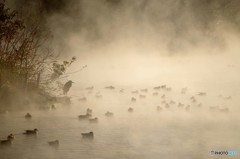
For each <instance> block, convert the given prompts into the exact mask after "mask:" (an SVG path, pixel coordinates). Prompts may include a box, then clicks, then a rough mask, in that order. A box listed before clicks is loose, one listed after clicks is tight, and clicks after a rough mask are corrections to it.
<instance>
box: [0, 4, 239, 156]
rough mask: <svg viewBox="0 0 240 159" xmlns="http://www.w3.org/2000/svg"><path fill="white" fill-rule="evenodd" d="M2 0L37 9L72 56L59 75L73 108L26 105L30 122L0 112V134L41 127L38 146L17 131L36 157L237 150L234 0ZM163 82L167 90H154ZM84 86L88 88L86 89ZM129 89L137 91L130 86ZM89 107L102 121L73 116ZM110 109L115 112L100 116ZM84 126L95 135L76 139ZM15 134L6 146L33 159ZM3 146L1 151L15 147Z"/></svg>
mask: <svg viewBox="0 0 240 159" xmlns="http://www.w3.org/2000/svg"><path fill="white" fill-rule="evenodd" d="M8 4H9V5H10V6H12V7H14V8H16V9H19V10H21V9H22V10H23V11H25V12H23V14H29V13H28V12H34V13H35V11H36V10H37V9H39V8H40V10H41V14H39V18H41V19H42V21H43V24H42V27H44V28H47V29H49V30H50V31H51V33H52V36H53V40H52V46H53V48H54V53H55V54H59V57H60V59H62V60H64V59H70V58H71V57H72V56H75V57H77V61H76V62H74V63H73V64H72V65H71V67H70V68H69V69H68V70H67V72H66V75H67V76H66V77H65V78H62V79H61V81H62V82H64V83H65V82H67V81H68V80H72V81H73V82H74V83H73V85H72V87H71V89H70V91H69V92H68V94H67V96H69V97H71V102H72V104H71V106H69V107H66V106H64V105H61V104H57V105H56V106H57V110H55V111H54V110H47V111H37V110H31V114H33V115H35V116H36V118H35V117H34V118H33V119H32V120H31V121H29V122H27V123H26V121H25V120H24V119H21V117H20V116H21V115H22V114H24V113H25V111H22V112H15V113H12V114H11V113H9V114H7V115H5V116H0V119H1V120H2V121H3V124H4V126H6V128H4V129H0V130H1V131H0V134H4V135H5V134H6V135H7V134H8V132H11V131H15V132H21V131H22V130H24V129H28V128H29V127H30V128H31V127H32V128H34V127H38V128H39V130H40V133H39V135H38V143H36V142H35V141H34V139H31V141H27V140H26V138H24V137H22V136H21V137H20V136H17V138H20V139H19V140H20V141H22V142H23V144H24V145H27V147H28V148H29V145H32V146H33V148H32V150H33V151H34V152H36V154H38V155H39V156H37V157H36V158H41V157H42V158H46V157H47V158H76V157H86V158H154V159H155V158H199V159H200V158H207V157H209V156H210V157H212V156H211V155H209V152H210V151H211V150H216V151H226V150H229V151H230V150H234V151H235V150H236V151H238V150H239V148H240V145H239V143H238V139H239V137H238V134H239V130H240V128H239V125H238V124H237V123H238V122H239V115H238V112H239V111H240V108H239V106H238V105H239V100H240V95H239V94H240V74H239V72H240V65H239V64H240V54H239V50H240V46H239V42H240V41H239V40H240V39H239V35H238V34H239V31H240V30H239V19H240V17H239V15H240V12H239V5H240V2H239V1H237V0H236V1H234V0H212V1H207V0H201V1H200V0H179V1H175V0H168V1H164V0H159V1H157V0H148V1H147V0H130V1H127V0H92V1H90V0H79V1H74V0H69V1H63V0H52V1H47V0H36V1H31V2H27V1H26V0H19V1H8ZM26 8H32V10H26ZM36 13H37V11H36ZM85 65H87V67H86V68H85V69H83V70H81V68H82V67H83V66H85ZM80 70H81V71H80ZM162 85H166V87H167V88H171V91H167V90H166V88H163V89H162V88H161V89H159V90H155V89H154V87H157V86H162ZM91 86H93V87H94V88H93V90H86V88H87V87H91ZM107 86H113V87H114V89H106V88H105V87H107ZM183 88H187V91H186V92H185V93H182V92H181V91H182V89H183ZM121 89H124V91H123V92H120V90H121ZM141 89H147V92H144V91H141ZM135 90H137V91H138V93H137V94H134V93H132V91H135ZM156 92H157V94H156V95H154V93H156ZM199 92H204V93H206V95H203V96H201V95H198V93H199ZM98 95H101V97H99V98H98ZM140 95H144V96H145V98H141V97H140ZM163 95H166V97H162V96H163ZM192 96H194V98H196V102H193V101H192V100H191V99H190V98H191V97H192ZM83 97H86V101H82V100H81V99H82V98H83ZM132 98H136V102H133V101H131V99H132ZM171 101H174V102H175V104H170V102H171ZM164 102H166V103H167V104H169V105H170V108H167V106H166V103H164ZM179 103H183V104H184V107H180V106H178V104H179ZM199 104H201V106H200V105H199ZM188 105H189V106H190V110H188V109H187V106H188ZM157 106H160V107H161V110H158V108H157ZM129 107H132V108H133V109H134V111H133V112H132V113H130V112H128V108H129ZM87 108H90V109H92V110H93V114H94V117H95V116H96V117H98V118H99V123H97V124H89V123H88V122H86V121H79V119H78V118H77V116H78V115H80V114H85V112H86V109H87ZM107 111H111V112H113V113H114V116H113V117H112V118H108V117H106V116H105V115H104V114H105V113H106V112H107ZM10 115H12V116H13V117H12V119H11V116H10ZM43 119H44V120H48V121H49V123H47V124H46V122H44V121H43ZM8 120H10V122H9V121H8ZM18 120H19V121H18ZM16 123H17V124H16ZM8 124H9V125H10V127H7V125H8ZM23 127H24V128H23ZM56 130H57V131H56ZM89 131H93V132H94V133H95V136H94V141H93V142H88V141H87V142H86V141H82V140H81V133H82V132H89ZM6 135H5V136H6ZM40 138H41V139H40ZM53 138H58V139H59V140H60V143H61V144H60V148H59V149H58V150H57V151H52V149H48V147H47V145H45V144H46V141H48V140H51V139H53ZM20 141H16V144H15V145H13V146H12V147H14V148H17V154H18V155H20V156H21V157H22V158H24V157H25V158H26V157H27V158H28V157H29V158H31V157H32V156H33V155H32V154H31V152H30V151H29V150H28V149H24V148H19V147H18V146H21V143H20ZM41 146H42V147H41ZM45 147H47V148H45ZM76 147H78V148H76ZM0 151H1V152H3V153H4V157H5V158H7V156H8V155H9V152H12V151H11V150H9V149H7V150H3V151H2V150H0ZM21 151H23V152H24V153H21ZM23 154H25V155H23ZM13 157H15V156H14V155H9V158H13ZM215 157H216V158H218V157H220V158H221V157H229V156H214V158H215Z"/></svg>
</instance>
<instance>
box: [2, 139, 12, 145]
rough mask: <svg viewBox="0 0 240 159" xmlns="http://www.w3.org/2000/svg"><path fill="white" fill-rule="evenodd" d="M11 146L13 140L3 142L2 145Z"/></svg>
mask: <svg viewBox="0 0 240 159" xmlns="http://www.w3.org/2000/svg"><path fill="white" fill-rule="evenodd" d="M11 144H12V140H11V139H7V140H1V145H11Z"/></svg>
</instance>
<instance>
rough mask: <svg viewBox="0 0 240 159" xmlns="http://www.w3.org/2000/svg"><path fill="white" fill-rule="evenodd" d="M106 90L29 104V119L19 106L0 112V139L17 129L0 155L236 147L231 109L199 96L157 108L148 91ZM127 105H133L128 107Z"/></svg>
mask: <svg viewBox="0 0 240 159" xmlns="http://www.w3.org/2000/svg"><path fill="white" fill-rule="evenodd" d="M105 91H106V92H103V91H102V95H103V97H102V98H101V99H99V98H96V97H95V94H94V93H93V94H87V93H85V92H82V94H84V93H85V95H86V96H87V101H85V102H82V101H78V100H73V104H72V105H71V106H60V105H57V109H56V110H38V111H37V110H32V111H30V113H31V114H32V119H30V120H27V119H25V118H24V115H25V114H26V112H23V111H22V112H10V113H8V114H1V115H0V121H1V127H0V135H1V136H0V137H1V139H3V138H5V137H6V136H7V135H9V134H10V133H14V134H16V139H15V140H14V142H13V144H12V145H10V146H4V145H0V158H1V159H8V158H9V159H13V158H14V159H16V158H17V159H28V158H34V159H43V158H56V159H75V158H96V159H108V158H109V159H112V158H116V159H124V158H131V159H135V158H136V159H141V158H142V159H145V158H149V159H157V158H170V159H171V158H173V159H178V158H179V159H182V158H185V159H186V158H189V159H193V158H194V159H202V158H210V157H213V158H226V157H230V156H210V155H209V151H211V150H238V151H239V148H240V144H239V132H240V131H239V130H240V129H239V127H240V126H239V124H238V123H239V118H238V116H237V115H235V114H236V113H235V112H233V111H230V112H228V113H222V112H221V113H220V112H211V110H209V109H208V108H207V104H208V102H207V100H206V99H204V98H206V97H201V99H200V98H198V100H202V102H203V106H202V107H201V108H198V107H194V108H193V107H191V109H190V111H186V110H184V109H179V108H178V107H177V106H170V108H165V107H163V109H162V111H157V107H156V106H157V105H159V103H161V101H162V99H161V95H159V96H152V92H148V93H146V94H145V95H146V99H141V100H140V99H139V98H137V96H136V98H137V102H131V97H132V94H131V93H130V91H129V93H126V92H127V91H125V94H123V93H119V91H116V90H115V91H112V90H105ZM160 94H161V93H160ZM172 94H174V93H172ZM166 96H167V97H170V94H169V95H168V94H166ZM176 98H178V97H176V96H175V99H176ZM187 99H188V98H186V99H185V98H184V100H187ZM210 99H211V98H209V99H208V100H210ZM184 100H183V101H182V102H183V103H184V102H186V101H184ZM169 101H170V99H169ZM209 102H210V103H211V102H212V101H209ZM160 105H161V104H160ZM129 107H132V108H133V109H134V111H133V112H128V108H129ZM87 108H91V109H92V110H93V117H98V119H99V122H98V123H90V122H89V121H87V120H79V119H78V115H80V114H84V113H85V112H86V109H87ZM230 110H234V109H230ZM107 111H111V112H114V116H113V117H106V116H105V115H104V114H105V113H106V112H107ZM34 128H38V130H39V133H38V135H37V136H34V135H32V136H26V135H23V134H22V132H24V130H26V129H34ZM90 131H93V132H94V139H93V140H85V139H82V136H81V133H85V132H90ZM54 140H59V146H58V147H52V146H49V144H48V142H49V141H54ZM238 157H239V156H238ZM231 158H234V157H231Z"/></svg>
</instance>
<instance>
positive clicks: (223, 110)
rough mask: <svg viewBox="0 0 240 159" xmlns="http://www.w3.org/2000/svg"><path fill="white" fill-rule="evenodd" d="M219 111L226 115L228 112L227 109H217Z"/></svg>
mask: <svg viewBox="0 0 240 159" xmlns="http://www.w3.org/2000/svg"><path fill="white" fill-rule="evenodd" d="M219 111H220V112H225V113H227V112H229V109H228V108H219Z"/></svg>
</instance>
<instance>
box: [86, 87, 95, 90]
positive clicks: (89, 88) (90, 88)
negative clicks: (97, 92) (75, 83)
mask: <svg viewBox="0 0 240 159" xmlns="http://www.w3.org/2000/svg"><path fill="white" fill-rule="evenodd" d="M85 89H86V90H93V89H94V87H93V86H91V87H87V88H85Z"/></svg>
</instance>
